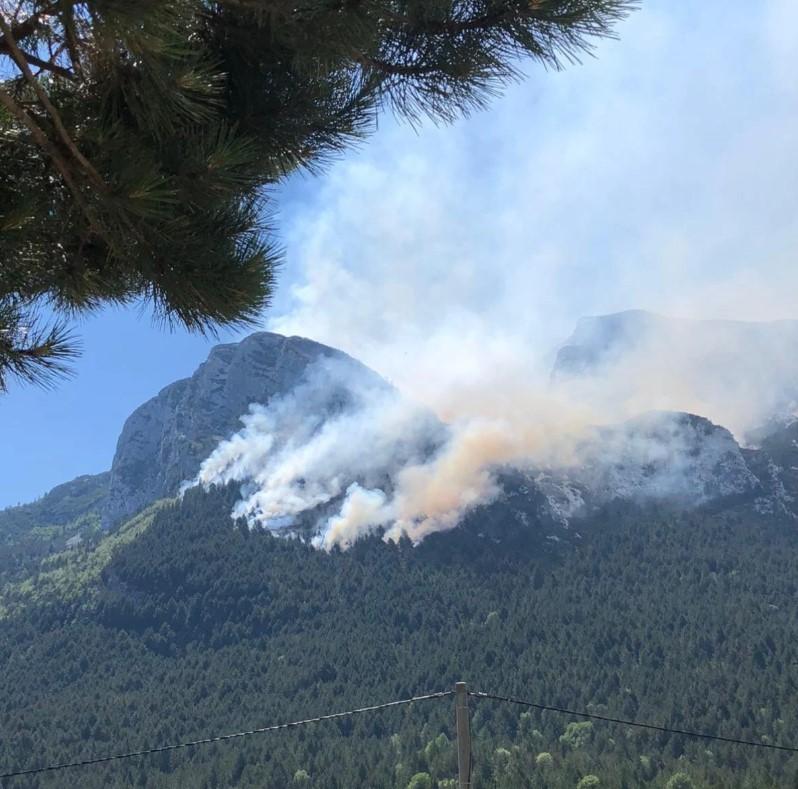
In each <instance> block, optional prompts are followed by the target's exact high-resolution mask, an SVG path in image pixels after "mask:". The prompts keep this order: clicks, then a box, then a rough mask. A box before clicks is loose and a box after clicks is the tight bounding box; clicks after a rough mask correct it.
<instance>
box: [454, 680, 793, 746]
mask: <svg viewBox="0 0 798 789" xmlns="http://www.w3.org/2000/svg"><path fill="white" fill-rule="evenodd" d="M468 695H469V696H473V697H474V698H478V699H492V700H493V701H505V702H509V703H510V704H520V705H521V706H522V707H532V708H534V709H536V710H544V711H546V712H560V713H562V714H563V715H574V716H576V717H579V718H593V719H594V720H599V721H605V722H606V723H619V724H622V725H623V726H636V727H637V728H639V729H652V730H653V731H661V732H666V733H668V734H681V735H683V736H685V737H698V738H700V739H702V740H717V741H719V742H727V743H732V744H734V745H750V746H752V747H754V748H770V749H771V750H774V751H791V752H793V753H798V748H794V747H792V746H790V745H772V744H771V743H767V742H757V741H756V740H738V739H736V738H734V737H722V736H720V735H718V734H706V733H704V732H698V731H687V730H685V729H672V728H670V727H668V726H658V725H657V724H654V723H640V722H639V721H628V720H623V719H622V718H611V717H609V716H608V715H598V714H596V713H593V712H579V711H577V710H568V709H565V708H564V707H553V706H551V705H549V704H535V703H534V702H531V701H523V700H522V699H514V698H512V697H511V696H497V695H495V694H492V693H481V692H479V691H469V692H468Z"/></svg>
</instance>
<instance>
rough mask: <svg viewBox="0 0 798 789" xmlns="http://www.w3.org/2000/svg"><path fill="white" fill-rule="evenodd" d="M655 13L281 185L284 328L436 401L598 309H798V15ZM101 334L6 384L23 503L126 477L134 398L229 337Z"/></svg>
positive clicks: (735, 9)
mask: <svg viewBox="0 0 798 789" xmlns="http://www.w3.org/2000/svg"><path fill="white" fill-rule="evenodd" d="M643 6H644V7H643V9H642V10H641V11H639V12H638V13H636V14H635V15H634V16H633V17H632V18H631V19H630V20H628V21H627V22H626V23H624V25H623V26H622V27H621V28H620V30H619V33H620V36H621V38H620V40H619V41H608V42H602V43H601V44H600V45H599V46H598V48H597V51H596V54H597V58H596V59H590V58H588V59H586V60H585V62H584V64H583V65H581V66H577V67H572V68H569V69H568V70H566V71H565V72H563V73H546V72H544V71H542V70H541V69H540V68H538V67H536V66H534V65H531V64H530V65H529V67H528V68H527V72H528V79H527V80H525V81H524V82H523V83H522V84H520V85H517V86H514V87H512V88H511V89H510V90H509V91H508V92H507V94H506V95H505V96H504V97H503V98H502V99H500V100H498V101H496V102H494V103H493V105H492V107H491V109H490V110H488V111H487V112H484V113H482V114H480V115H478V116H476V117H473V118H470V119H467V120H465V121H462V122H459V123H457V124H455V125H454V126H450V127H436V126H434V125H432V124H426V125H424V126H423V127H422V128H420V129H418V130H413V129H410V128H409V127H407V126H406V125H398V124H396V123H395V122H394V121H393V120H391V119H390V118H389V117H388V116H384V117H383V118H382V119H381V121H380V128H379V129H378V131H377V132H376V134H375V135H374V136H373V137H372V138H371V139H370V141H369V142H368V143H367V144H365V145H364V146H362V147H361V148H360V149H358V150H356V151H352V152H350V153H349V154H347V155H346V156H345V157H344V158H343V159H342V160H340V161H339V162H338V163H337V164H335V165H334V166H332V167H331V168H329V169H328V171H327V172H326V173H325V174H324V175H322V176H320V177H315V178H310V177H307V176H297V177H294V178H292V179H290V180H289V181H288V182H287V183H286V184H284V185H283V186H282V187H281V188H280V189H278V190H277V191H276V193H275V200H276V204H277V207H278V209H279V211H278V226H279V232H280V236H281V240H282V242H283V244H284V246H285V247H286V251H287V254H286V263H285V266H284V268H283V271H282V275H281V279H280V285H279V288H278V292H277V295H276V299H275V303H274V306H273V308H272V310H271V311H270V312H269V314H267V315H265V316H264V318H263V325H264V327H271V328H275V329H278V330H282V331H286V332H291V333H300V334H304V335H307V336H311V337H314V338H315V339H319V340H321V341H323V342H329V343H331V344H334V345H337V346H339V347H343V348H344V349H345V350H347V351H349V352H351V353H353V354H355V355H357V356H359V357H360V358H362V359H363V360H364V361H366V362H367V363H368V364H371V365H372V366H374V367H375V368H376V369H378V370H379V371H380V372H382V373H383V374H385V375H386V376H388V377H389V378H390V379H391V380H393V381H394V382H396V383H397V384H398V385H400V386H401V387H402V388H404V389H407V390H409V391H411V392H412V393H413V394H414V395H415V396H417V397H419V398H420V399H430V397H433V399H434V392H435V391H436V390H438V389H440V388H441V387H442V386H444V384H443V383H441V381H442V380H444V379H445V386H448V387H450V386H451V384H452V381H453V380H455V381H456V380H462V379H463V378H468V377H469V376H470V377H472V378H474V377H479V376H482V377H484V376H485V375H486V370H488V371H489V370H490V369H493V367H495V366H496V365H501V364H503V363H505V362H507V360H509V359H517V358H518V357H519V356H523V357H524V358H528V359H529V360H530V363H531V362H532V361H533V360H534V361H535V362H541V363H542V364H543V365H545V361H546V358H547V357H546V354H547V353H548V352H549V351H550V350H551V348H553V347H555V346H556V344H557V342H559V341H561V340H562V339H563V338H564V337H565V336H567V334H568V333H569V332H570V330H571V328H572V326H573V323H574V321H575V320H576V319H577V318H578V317H579V316H580V315H583V314H597V313H603V312H609V311H614V310H619V309H626V308H631V307H643V308H649V309H655V310H659V311H661V312H667V313H672V314H679V315H690V316H695V317H741V318H748V319H754V320H760V319H769V318H790V317H798V309H796V308H794V307H793V305H794V303H795V294H796V293H798V288H797V287H796V286H798V281H796V280H798V275H796V268H798V267H796V266H795V265H794V256H795V253H794V250H795V249H796V241H798V239H797V238H796V236H798V223H797V222H796V221H795V217H796V216H797V215H798V186H796V185H797V184H798V178H797V177H796V176H798V172H797V170H798V165H796V161H798V157H796V156H795V153H794V152H795V150H796V149H798V146H796V139H795V138H796V129H797V128H798V125H797V124H796V121H797V120H798V88H796V86H795V80H794V76H793V71H794V63H795V59H796V54H798V10H796V7H795V5H794V3H792V2H791V0H762V2H760V3H757V4H754V5H752V4H743V3H739V4H738V3H728V2H727V1H726V0H705V2H702V3H700V4H699V3H678V4H676V3H673V2H669V1H668V0H645V2H644V3H643ZM77 329H78V331H79V333H80V335H81V336H82V340H83V347H84V354H83V356H82V358H81V359H80V361H79V363H78V364H77V365H76V376H75V378H74V379H72V380H70V381H67V382H64V383H61V384H60V385H59V386H58V387H57V388H56V389H55V390H54V391H40V390H37V389H33V388H30V387H24V388H22V387H17V386H14V387H13V388H12V390H11V392H10V393H9V394H8V395H6V396H5V397H3V398H2V399H0V431H1V432H0V435H2V436H3V450H4V451H3V452H2V453H0V480H2V484H1V485H0V506H4V505H8V504H13V503H17V502H21V501H27V500H30V499H32V498H34V497H36V496H38V495H41V494H42V493H43V492H45V491H46V490H48V489H49V488H50V487H52V486H53V485H55V484H57V483H59V482H62V481H66V480H68V479H70V478H72V477H74V476H76V475H78V474H81V473H92V472H97V471H101V470H103V469H106V468H108V467H109V466H110V462H111V459H112V456H113V450H114V446H115V442H116V438H117V435H118V433H119V430H120V428H121V426H122V423H123V421H124V419H125V417H126V416H127V415H128V414H129V413H130V411H131V410H132V409H133V408H135V407H136V406H137V405H138V404H140V403H141V402H142V401H144V400H145V399H147V398H148V397H151V396H152V395H153V394H155V393H156V392H157V391H158V390H159V389H160V388H162V387H163V386H165V385H166V384H168V383H170V382H171V381H173V380H175V379H176V378H179V377H183V376H186V375H189V374H190V373H191V371H192V370H193V369H194V368H195V367H196V366H197V364H198V363H199V362H201V361H202V359H203V358H204V357H205V356H206V355H207V351H208V348H209V347H210V346H211V345H212V344H213V342H214V341H212V340H207V339H204V338H200V337H196V336H190V335H187V334H185V333H183V332H175V333H169V332H166V331H163V330H161V329H158V328H156V327H153V325H152V323H151V321H150V319H149V316H148V315H147V314H146V313H145V314H143V315H141V314H139V313H138V312H137V311H135V310H132V311H117V310H113V311H108V312H104V313H101V314H99V315H96V316H93V317H92V318H90V319H88V320H86V321H84V322H83V323H81V324H79V325H78V326H77ZM221 339H223V340H228V339H232V337H231V336H230V335H223V336H222V338H221ZM486 360H487V362H489V364H487V366H486ZM508 363H509V362H508ZM491 365H493V367H491ZM444 367H445V368H447V373H448V374H447V375H445V376H443V377H441V375H440V370H441V369H442V368H444Z"/></svg>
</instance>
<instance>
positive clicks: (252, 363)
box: [103, 332, 385, 527]
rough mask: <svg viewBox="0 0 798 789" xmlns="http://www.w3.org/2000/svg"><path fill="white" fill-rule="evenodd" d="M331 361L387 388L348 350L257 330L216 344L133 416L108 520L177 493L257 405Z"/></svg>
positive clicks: (116, 467)
mask: <svg viewBox="0 0 798 789" xmlns="http://www.w3.org/2000/svg"><path fill="white" fill-rule="evenodd" d="M325 358H326V359H335V360H340V361H341V362H342V363H344V364H346V365H350V366H351V368H352V370H353V373H354V372H357V374H359V375H365V376H370V377H372V378H373V379H374V380H375V382H376V383H377V384H378V385H382V386H385V384H384V382H382V379H380V378H379V377H378V376H377V375H376V374H375V373H372V372H371V371H369V370H368V369H367V368H366V367H364V366H363V365H361V364H360V363H359V362H356V361H355V360H354V359H352V358H351V357H349V356H347V355H346V354H344V353H342V352H341V351H337V350H334V349H333V348H329V347H327V346H325V345H321V344H319V343H316V342H312V341H311V340H306V339H303V338H301V337H283V336H281V335H278V334H271V333H268V332H258V333H256V334H252V335H250V336H249V337H247V338H246V339H244V340H242V341H241V342H240V343H235V344H228V345H218V346H216V347H215V348H214V349H213V350H212V351H211V353H210V355H209V356H208V359H207V360H206V361H205V362H204V363H203V364H201V365H200V366H199V368H198V369H197V370H196V372H195V373H194V374H193V375H192V376H191V377H190V378H186V379H183V380H181V381H176V382H175V383H173V384H170V385H169V386H167V387H166V388H164V389H163V390H161V392H160V393H159V394H158V395H156V396H155V397H153V398H152V399H151V400H149V401H147V402H146V403H144V404H143V405H142V406H140V407H139V408H137V409H136V410H135V411H134V412H133V413H132V414H131V415H130V417H128V419H127V421H126V422H125V425H124V427H123V429H122V433H121V435H120V436H119V440H118V442H117V447H116V454H115V455H114V461H113V465H112V467H111V479H110V489H109V493H108V500H107V503H106V505H105V508H104V515H103V523H104V525H105V526H106V527H109V526H113V525H115V524H116V523H119V522H120V521H121V520H123V519H124V518H126V517H129V516H130V515H132V514H133V513H135V512H137V511H138V510H140V509H142V508H143V507H145V506H146V505H148V504H149V503H151V502H152V501H155V500H156V499H159V498H163V497H165V496H173V495H175V494H176V493H177V491H178V489H179V487H180V485H181V483H182V482H184V481H185V480H187V479H191V478H193V477H194V476H195V475H196V473H197V471H198V469H199V466H200V463H201V462H202V461H203V460H204V459H205V458H206V457H207V456H208V455H209V454H210V453H211V452H212V451H213V449H214V448H215V447H216V446H217V445H218V443H219V442H220V441H221V440H222V439H225V438H228V437H229V436H230V435H231V434H232V433H234V432H235V431H236V430H237V429H238V428H239V427H240V423H239V417H241V415H242V414H244V413H246V411H247V409H248V408H249V405H250V404H251V403H262V404H267V403H268V402H269V401H270V400H271V399H272V398H273V397H276V396H282V395H285V394H288V393H289V392H291V391H292V390H293V389H294V388H295V387H296V386H297V385H298V384H299V383H300V382H301V381H302V379H303V376H304V375H305V373H306V371H307V369H308V367H309V366H310V365H312V364H313V363H314V362H318V361H319V360H321V359H325Z"/></svg>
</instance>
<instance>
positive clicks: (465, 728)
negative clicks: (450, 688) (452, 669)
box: [454, 682, 471, 789]
mask: <svg viewBox="0 0 798 789" xmlns="http://www.w3.org/2000/svg"><path fill="white" fill-rule="evenodd" d="M454 715H455V723H456V727H457V770H458V775H459V779H460V782H459V789H471V727H470V725H469V721H468V686H467V685H466V684H465V682H457V683H456V684H455V686H454Z"/></svg>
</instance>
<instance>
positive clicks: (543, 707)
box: [0, 690, 798, 781]
mask: <svg viewBox="0 0 798 789" xmlns="http://www.w3.org/2000/svg"><path fill="white" fill-rule="evenodd" d="M453 695H455V691H452V690H443V691H438V692H436V693H426V694H424V695H421V696H412V697H410V698H406V699H398V700H396V701H388V702H385V703H382V704H372V705H369V706H366V707H358V708H355V709H351V710H345V711H343V712H333V713H329V714H327V715H317V716H316V717H314V718H304V719H302V720H297V721H290V722H289V723H277V724H273V725H271V726H262V727H260V728H257V729H247V730H245V731H239V732H234V733H232V734H220V735H217V736H213V737H204V738H202V739H199V740H189V741H187V742H179V743H173V744H168V745H159V746H155V747H153V748H144V749H142V750H138V751H129V752H127V753H115V754H110V755H107V756H98V757H95V758H91V759H81V760H78V761H73V762H62V763H60V764H50V765H45V766H42V767H32V768H28V769H21V770H13V771H10V772H5V773H0V781H3V780H7V779H9V778H18V777H21V776H26V775H36V774H38V773H46V772H55V771H59V770H66V769H70V768H74V767H87V766H90V765H96V764H103V763H106V762H112V761H118V760H120V759H132V758H134V757H139V756H148V755H150V754H155V753H163V752H165V751H176V750H179V749H181V748H194V747H197V746H199V745H209V744H211V743H218V742H227V741H229V740H235V739H239V738H242V737H250V736H253V735H256V734H265V733H267V732H273V731H280V730H282V729H292V728H296V727H298V726H305V725H308V724H311V723H322V722H323V721H329V720H337V719H341V718H347V717H351V716H354V715H362V714H365V713H369V712H377V711H379V710H384V709H389V708H391V707H400V706H404V705H407V704H413V703H414V702H419V701H430V700H433V699H443V698H447V697H449V696H453ZM468 695H469V696H470V697H471V698H474V699H487V700H491V701H500V702H504V703H508V704H515V705H518V706H523V707H528V708H531V709H536V710H540V711H541V712H556V713H560V714H562V715H571V716H574V717H579V718H587V719H592V720H599V721H604V722H605V723H614V724H618V725H622V726H631V727H635V728H639V729H648V730H650V731H658V732H663V733H667V734H675V735H680V736H683V737H694V738H699V739H703V740H714V741H717V742H724V743H729V744H732V745H744V746H749V747H754V748H765V749H770V750H775V751H788V752H791V753H798V747H794V746H791V745H776V744H774V743H769V742H762V741H757V740H746V739H740V738H737V737H725V736H723V735H719V734H708V733H707V732H698V731H691V730H689V729H679V728H675V727H672V726H662V725H659V724H655V723H645V722H642V721H634V720H627V719H624V718H615V717H612V716H610V715H601V714H599V713H596V712H584V711H581V710H572V709H568V708H566V707H558V706H555V705H552V704H540V703H537V702H533V701H527V700H525V699H519V698H515V697H513V696H502V695H499V694H497V693H485V692H483V691H474V690H469V691H468ZM472 766H473V765H471V764H470V765H469V772H470V769H471V767H472Z"/></svg>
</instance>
